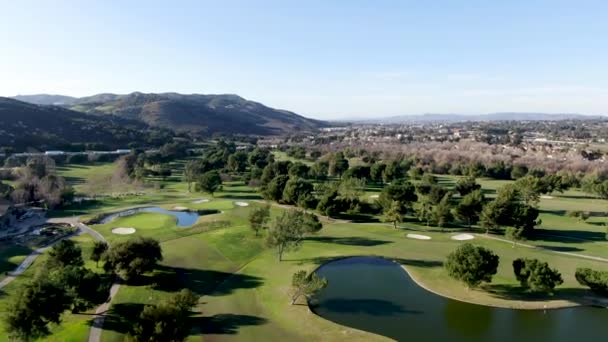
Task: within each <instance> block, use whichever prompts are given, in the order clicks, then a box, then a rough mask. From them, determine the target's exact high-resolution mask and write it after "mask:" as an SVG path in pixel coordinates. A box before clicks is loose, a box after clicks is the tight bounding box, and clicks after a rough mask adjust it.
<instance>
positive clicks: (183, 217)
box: [99, 207, 199, 227]
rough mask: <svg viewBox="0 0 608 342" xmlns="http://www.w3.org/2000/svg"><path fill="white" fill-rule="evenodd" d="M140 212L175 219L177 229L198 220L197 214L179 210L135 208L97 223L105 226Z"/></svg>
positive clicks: (109, 216)
mask: <svg viewBox="0 0 608 342" xmlns="http://www.w3.org/2000/svg"><path fill="white" fill-rule="evenodd" d="M140 212H151V213H159V214H166V215H171V216H173V217H175V219H176V220H177V226H178V227H189V226H191V225H193V224H195V223H196V221H197V220H198V218H199V214H198V213H197V212H194V211H179V210H167V209H163V208H160V207H146V208H135V209H129V210H125V211H121V212H119V213H115V214H111V215H108V216H106V217H104V218H103V219H101V220H100V221H99V223H100V224H106V223H109V222H111V221H112V220H114V219H115V218H117V217H123V216H130V215H134V214H137V213H140Z"/></svg>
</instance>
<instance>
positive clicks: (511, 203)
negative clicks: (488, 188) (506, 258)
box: [481, 184, 540, 235]
mask: <svg viewBox="0 0 608 342" xmlns="http://www.w3.org/2000/svg"><path fill="white" fill-rule="evenodd" d="M538 214H539V210H538V208H537V207H536V206H532V205H530V204H528V203H527V202H525V201H524V199H523V198H522V195H521V192H520V190H519V189H518V188H517V187H516V186H513V185H512V184H509V185H505V186H503V187H502V188H500V189H499V190H498V193H497V195H496V199H495V200H494V201H492V202H490V203H488V204H486V206H485V207H484V208H483V211H482V212H481V224H482V226H483V227H484V228H486V230H487V231H489V230H490V229H497V228H498V227H500V226H513V227H516V228H523V233H524V235H526V234H527V233H528V232H530V231H531V230H532V229H534V226H536V225H537V224H540V221H537V218H538Z"/></svg>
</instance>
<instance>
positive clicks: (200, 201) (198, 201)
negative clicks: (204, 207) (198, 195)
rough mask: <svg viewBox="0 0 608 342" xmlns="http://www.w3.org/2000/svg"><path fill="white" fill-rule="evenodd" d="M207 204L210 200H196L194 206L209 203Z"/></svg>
mask: <svg viewBox="0 0 608 342" xmlns="http://www.w3.org/2000/svg"><path fill="white" fill-rule="evenodd" d="M207 202H209V200H208V199H200V200H196V201H194V202H192V203H194V204H201V203H207Z"/></svg>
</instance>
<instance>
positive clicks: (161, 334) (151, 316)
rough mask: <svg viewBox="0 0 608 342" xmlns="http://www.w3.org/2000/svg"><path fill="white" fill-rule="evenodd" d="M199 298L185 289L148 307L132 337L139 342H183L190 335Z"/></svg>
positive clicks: (140, 317)
mask: <svg viewBox="0 0 608 342" xmlns="http://www.w3.org/2000/svg"><path fill="white" fill-rule="evenodd" d="M197 303H198V296H196V295H194V294H193V293H192V292H191V291H190V290H187V289H183V290H181V291H180V292H179V293H177V294H175V295H173V296H172V297H170V298H169V299H168V300H167V301H165V302H162V303H160V304H159V305H156V306H155V305H147V306H146V307H145V308H144V309H143V310H142V312H141V314H140V315H139V318H138V319H137V320H136V321H135V324H134V326H133V330H132V331H131V333H130V334H129V335H130V337H131V338H132V339H133V340H134V341H137V342H150V341H159V342H160V341H169V342H181V341H184V340H185V339H186V338H187V337H188V335H190V328H191V327H190V320H189V316H190V314H191V310H192V308H193V307H194V306H195V305H196V304H197Z"/></svg>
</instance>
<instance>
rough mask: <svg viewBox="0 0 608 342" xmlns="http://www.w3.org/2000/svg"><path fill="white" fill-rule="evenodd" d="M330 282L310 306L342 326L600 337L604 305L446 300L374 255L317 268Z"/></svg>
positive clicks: (417, 336)
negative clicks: (541, 306)
mask: <svg viewBox="0 0 608 342" xmlns="http://www.w3.org/2000/svg"><path fill="white" fill-rule="evenodd" d="M317 273H318V274H319V275H321V276H323V277H326V278H327V279H328V281H329V285H328V287H327V288H326V289H324V290H323V291H322V292H321V293H319V295H318V296H316V297H315V298H314V301H313V302H314V303H315V305H314V306H311V309H312V310H313V311H314V312H315V313H316V314H318V315H320V316H322V317H324V318H326V319H328V320H331V321H333V322H336V323H338V324H341V325H345V326H350V327H353V328H357V329H360V330H365V331H369V332H373V333H376V334H380V335H384V336H387V337H389V338H393V339H395V340H398V341H406V340H407V341H467V342H468V341H508V342H513V341H517V342H520V341H535V342H536V341H552V342H553V341H557V342H570V341H572V340H576V341H577V342H579V341H580V342H582V341H601V340H604V339H605V334H604V333H603V330H604V325H605V324H606V322H608V309H598V308H590V307H579V308H570V309H560V310H547V311H543V310H534V311H531V310H510V309H501V308H492V307H486V306H480V305H474V304H469V303H464V302H459V301H455V300H451V299H447V298H444V297H441V296H438V295H435V294H433V293H430V292H428V291H426V290H424V289H422V288H421V287H419V286H418V285H417V284H416V283H415V282H413V281H412V279H411V278H410V277H409V276H408V275H407V273H406V272H405V271H404V270H403V269H402V268H401V266H400V265H399V264H396V263H394V262H392V261H389V260H386V259H382V258H374V257H353V258H347V259H341V260H337V261H332V262H329V263H327V264H325V265H324V266H322V267H321V268H319V269H318V270H317Z"/></svg>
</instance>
